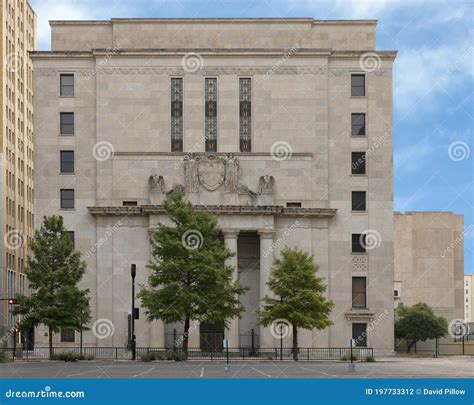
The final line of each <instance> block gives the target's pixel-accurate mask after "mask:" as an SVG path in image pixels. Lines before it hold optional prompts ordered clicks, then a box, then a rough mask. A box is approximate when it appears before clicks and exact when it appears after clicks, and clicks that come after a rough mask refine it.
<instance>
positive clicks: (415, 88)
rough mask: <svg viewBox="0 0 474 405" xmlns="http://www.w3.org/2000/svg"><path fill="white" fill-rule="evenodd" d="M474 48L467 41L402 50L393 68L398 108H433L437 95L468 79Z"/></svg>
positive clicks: (405, 110) (413, 110)
mask: <svg viewBox="0 0 474 405" xmlns="http://www.w3.org/2000/svg"><path fill="white" fill-rule="evenodd" d="M473 50H474V48H473V47H472V45H471V44H470V43H469V42H468V41H464V42H461V43H458V44H455V45H454V44H453V45H449V46H448V45H443V46H439V47H434V48H429V47H422V48H411V49H406V50H402V51H401V52H400V53H399V54H398V57H397V60H396V62H395V67H394V96H395V97H394V99H395V103H396V104H395V106H396V108H397V109H399V111H401V112H402V113H407V112H409V113H416V110H417V109H418V108H424V107H433V106H434V105H433V104H436V101H437V100H436V96H438V95H440V94H441V93H449V92H450V91H451V90H452V87H453V86H456V85H459V84H461V83H463V82H464V81H467V80H469V78H470V76H472V73H473V72H472V57H473V53H474V52H473ZM442 99H444V97H442Z"/></svg>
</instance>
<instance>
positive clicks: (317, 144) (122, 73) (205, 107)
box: [33, 19, 395, 353]
mask: <svg viewBox="0 0 474 405" xmlns="http://www.w3.org/2000/svg"><path fill="white" fill-rule="evenodd" d="M51 27H52V51H51V52H36V53H34V54H33V60H34V75H35V76H34V77H35V94H36V95H35V109H36V113H35V126H36V137H35V139H36V155H35V157H36V162H37V163H36V167H37V169H36V172H35V181H36V185H37V192H36V199H35V202H36V210H37V215H36V219H37V222H36V225H37V226H39V225H40V221H41V218H42V216H43V215H51V214H61V215H63V217H64V218H65V223H66V226H67V228H68V230H71V231H74V233H75V244H76V247H77V248H78V249H79V250H80V251H81V252H82V253H83V257H84V259H85V260H86V262H87V266H88V271H87V274H86V275H85V277H84V280H83V286H84V287H87V288H90V290H91V296H92V300H91V307H92V315H93V322H94V321H98V320H104V319H105V320H107V321H108V322H110V323H111V324H112V325H113V330H114V333H113V334H112V335H110V336H107V337H105V338H103V339H101V338H99V337H97V333H96V334H94V333H92V331H87V332H84V343H85V344H86V345H97V346H124V345H126V344H127V339H128V326H127V322H128V321H127V317H128V313H129V312H130V307H131V298H130V294H131V293H130V288H131V287H130V283H131V279H130V264H131V263H135V264H136V265H137V282H138V284H146V282H147V278H148V276H149V270H148V269H147V267H146V265H147V263H148V262H149V260H150V243H149V235H150V232H152V231H153V229H154V228H155V227H156V226H157V225H158V224H159V223H160V222H165V223H166V222H167V219H166V218H165V216H164V213H163V207H162V202H163V199H164V198H167V195H168V193H169V192H170V191H172V190H182V191H185V193H186V198H187V199H189V200H190V201H191V202H192V203H193V204H194V205H195V206H196V207H197V209H201V208H202V209H208V210H210V211H212V212H214V213H216V215H217V216H218V219H219V223H220V226H221V229H222V235H223V239H224V243H225V244H226V246H228V247H229V249H231V250H232V251H234V252H236V253H237V255H236V257H235V258H234V259H233V261H232V264H234V265H235V268H236V274H235V276H236V277H239V278H240V280H241V281H242V282H244V283H246V284H247V285H249V286H250V287H251V289H250V291H249V292H248V293H247V294H246V295H245V296H243V297H241V299H242V301H243V302H244V304H245V306H246V312H245V314H244V315H243V317H242V319H240V320H233V321H232V323H231V326H230V328H229V330H227V331H225V334H226V335H227V336H228V338H229V339H230V345H231V346H232V347H238V346H249V345H250V344H251V343H250V336H251V334H252V331H253V334H254V335H256V339H257V340H258V344H259V345H260V346H262V347H264V346H265V347H273V346H277V345H279V340H278V339H276V338H275V337H274V336H272V334H271V333H270V330H269V328H261V327H260V326H259V325H258V319H257V314H256V309H258V307H259V300H260V298H261V297H263V296H264V295H265V293H266V292H267V286H266V280H267V277H268V274H269V272H270V268H271V265H272V262H273V258H274V257H275V256H277V255H278V254H279V252H280V250H281V249H282V248H283V247H284V246H285V245H287V246H297V247H299V248H302V249H305V250H308V251H309V252H311V253H312V254H314V260H315V262H316V263H317V264H318V265H319V266H320V276H321V277H323V278H324V279H325V281H326V283H327V284H328V291H327V295H328V297H329V298H330V299H332V300H334V302H335V303H336V305H335V308H334V310H333V313H332V316H331V318H332V320H333V322H334V325H333V326H331V327H329V328H327V329H326V330H323V331H317V330H314V331H301V333H299V338H300V346H302V347H308V346H314V347H347V346H348V344H349V339H351V338H352V337H353V330H358V331H360V330H361V328H362V329H363V330H367V342H366V343H367V345H368V346H370V347H374V348H375V349H376V351H377V352H379V353H388V352H390V351H391V350H392V349H393V214H392V213H393V186H392V178H393V176H392V63H393V60H394V58H395V52H392V51H376V50H375V28H376V22H375V21H317V20H313V19H235V20H234V19H230V20H228V19H209V20H208V19H204V20H199V19H189V20H188V19H178V20H167V19H144V20H141V19H113V20H111V21H53V22H51ZM368 58H369V59H368ZM367 61H368V62H367ZM374 63H375V65H374ZM61 75H73V77H74V94H73V96H69V97H61V96H60V84H61ZM352 75H361V77H362V79H361V80H363V81H365V83H364V85H363V86H362V87H363V94H362V93H361V94H359V95H358V96H353V95H352V91H351V82H352ZM173 79H179V80H178V81H176V82H173ZM208 79H211V80H208ZM242 79H250V81H249V82H246V85H247V86H248V84H249V83H250V86H249V87H247V90H245V91H244V90H242V86H243V84H242V83H243V82H242ZM172 83H174V85H176V88H175V90H176V92H175V93H173V94H172V91H171V89H172ZM180 86H182V87H180ZM243 93H245V94H243ZM216 111H217V112H216ZM243 111H244V113H243ZM71 112H72V113H74V131H73V134H70V135H64V134H63V135H61V134H60V132H61V130H60V127H61V125H60V116H61V113H71ZM172 114H175V115H173V117H172ZM351 114H365V117H366V123H365V124H366V125H365V131H364V132H365V135H354V136H352V135H351ZM249 116H250V117H251V119H248V118H249ZM180 125H181V127H180ZM243 126H246V127H245V128H243ZM172 133H173V134H175V135H176V134H178V136H177V137H176V138H174V140H173V142H175V141H176V143H173V142H172V137H171V134H172ZM205 133H206V134H208V137H207V138H206V136H205ZM179 134H181V138H180V136H179ZM242 134H244V135H245V139H243V138H242ZM213 142H214V143H213ZM216 145H217V146H216ZM172 149H173V150H172ZM206 149H207V150H206ZM61 151H73V152H74V170H73V171H72V172H69V173H61V171H60V156H61ZM354 152H363V153H365V158H364V157H362V158H359V159H358V161H356V162H354V164H353V161H352V160H351V159H352V155H353V153H354ZM354 165H355V167H354ZM358 165H362V166H364V165H365V166H366V170H365V174H364V173H359V174H357V173H354V174H352V173H353V172H357V166H358ZM61 190H74V207H73V208H66V207H67V206H68V203H67V202H66V203H64V204H63V208H61ZM356 191H362V192H365V193H366V194H365V195H366V197H365V203H366V204H365V205H366V207H365V210H353V197H352V195H353V192H356ZM67 195H68V193H66V194H63V199H64V197H65V196H67ZM69 195H70V194H69ZM359 234H366V235H367V236H366V242H365V243H366V244H367V246H366V249H365V252H353V251H352V250H353V248H352V245H353V241H354V240H355V242H356V244H357V240H362V239H360V238H359V236H358V235H359ZM354 235H355V239H354ZM369 241H370V244H369ZM356 250H357V249H356ZM353 285H357V286H358V288H359V290H357V291H356V295H357V294H358V295H359V296H358V297H357V300H356V301H357V303H358V305H354V300H353V295H354V294H353ZM361 285H365V286H366V288H362V290H363V291H360V286H361ZM364 292H365V293H364ZM361 294H362V295H364V298H361V297H360V295H361ZM361 303H362V304H361ZM140 311H141V313H140V319H139V320H138V321H137V322H136V332H137V344H138V346H155V347H162V346H165V345H170V344H171V345H172V344H173V339H174V336H173V334H174V333H176V332H175V330H176V331H177V333H178V334H179V328H180V325H163V324H162V323H161V322H152V323H149V322H147V321H146V319H145V316H144V310H143V309H142V308H141V309H140ZM371 323H372V325H371ZM201 327H202V325H201ZM354 328H355V329H354ZM201 332H202V330H201ZM46 339H47V338H46V337H44V333H38V334H37V342H38V343H42V341H43V340H44V341H46ZM55 339H56V342H57V343H58V344H62V343H61V341H60V336H59V335H58V336H56V337H55ZM201 340H202V333H201V338H200V328H199V327H196V328H194V329H193V332H192V334H191V338H190V344H191V347H199V346H200V344H202V342H201ZM290 341H291V337H288V338H287V339H286V341H285V345H288V344H290ZM77 342H78V334H76V337H75V343H77ZM64 344H66V343H64ZM69 344H70V343H69Z"/></svg>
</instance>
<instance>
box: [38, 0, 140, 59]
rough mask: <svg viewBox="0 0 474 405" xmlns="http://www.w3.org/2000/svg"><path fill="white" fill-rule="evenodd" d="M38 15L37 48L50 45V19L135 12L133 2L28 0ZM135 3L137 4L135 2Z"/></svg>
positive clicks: (78, 18) (107, 15)
mask: <svg viewBox="0 0 474 405" xmlns="http://www.w3.org/2000/svg"><path fill="white" fill-rule="evenodd" d="M30 4H31V6H32V7H33V10H35V13H36V15H37V16H38V26H37V31H38V32H37V35H38V49H40V50H49V49H50V47H51V28H50V26H49V21H50V20H94V19H99V20H102V19H110V18H112V17H131V16H132V15H133V13H136V8H134V7H133V6H134V4H133V3H132V4H130V3H128V2H116V1H102V2H98V1H89V0H87V1H84V0H83V1H78V0H30ZM135 5H137V4H135Z"/></svg>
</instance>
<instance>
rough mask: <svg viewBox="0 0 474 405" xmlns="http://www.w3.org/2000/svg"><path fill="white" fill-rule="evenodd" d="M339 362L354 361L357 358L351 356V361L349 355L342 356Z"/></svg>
mask: <svg viewBox="0 0 474 405" xmlns="http://www.w3.org/2000/svg"><path fill="white" fill-rule="evenodd" d="M341 360H342V361H348V360H352V361H356V360H358V358H357V356H356V355H355V354H353V355H352V359H351V355H344V356H342V357H341Z"/></svg>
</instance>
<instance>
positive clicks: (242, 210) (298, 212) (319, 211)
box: [87, 205, 337, 218]
mask: <svg viewBox="0 0 474 405" xmlns="http://www.w3.org/2000/svg"><path fill="white" fill-rule="evenodd" d="M193 208H194V209H195V210H198V211H209V212H212V213H213V214H226V215H229V214H230V215H232V214H245V215H278V216H290V217H308V218H327V217H333V216H334V215H336V212H337V209H335V208H286V207H283V206H281V205H260V206H249V205H194V206H193ZM87 209H88V210H89V213H90V214H91V215H93V216H148V215H158V214H165V213H166V210H165V208H164V206H163V205H142V206H140V207H113V206H101V207H99V206H95V207H87Z"/></svg>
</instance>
